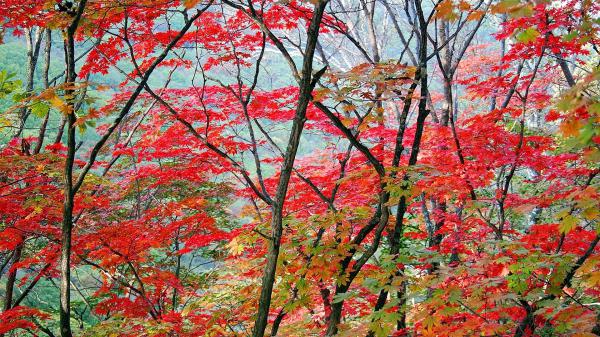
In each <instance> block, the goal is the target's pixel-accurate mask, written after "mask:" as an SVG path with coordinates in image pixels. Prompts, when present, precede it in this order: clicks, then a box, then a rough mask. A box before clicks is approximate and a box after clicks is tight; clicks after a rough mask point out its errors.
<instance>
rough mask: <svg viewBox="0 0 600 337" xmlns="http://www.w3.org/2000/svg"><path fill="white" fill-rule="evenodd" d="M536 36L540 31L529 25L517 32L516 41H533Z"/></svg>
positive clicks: (526, 42)
mask: <svg viewBox="0 0 600 337" xmlns="http://www.w3.org/2000/svg"><path fill="white" fill-rule="evenodd" d="M538 36H540V32H538V31H537V30H536V29H535V28H533V27H529V28H527V29H525V30H524V31H522V32H520V33H519V34H517V41H519V42H523V43H525V44H528V43H531V42H534V41H535V40H536V39H537V37H538Z"/></svg>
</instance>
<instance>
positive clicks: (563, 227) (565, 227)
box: [558, 214, 579, 234]
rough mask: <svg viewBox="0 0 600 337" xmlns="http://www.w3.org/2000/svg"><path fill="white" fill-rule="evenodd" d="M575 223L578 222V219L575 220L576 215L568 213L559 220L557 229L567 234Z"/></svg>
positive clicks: (573, 227) (575, 225)
mask: <svg viewBox="0 0 600 337" xmlns="http://www.w3.org/2000/svg"><path fill="white" fill-rule="evenodd" d="M577 223H579V220H577V218H576V217H574V216H572V215H570V214H568V215H566V216H565V217H564V218H562V220H561V221H560V224H559V225H558V230H559V231H560V233H561V234H567V233H569V232H570V231H572V230H573V229H575V228H576V227H577Z"/></svg>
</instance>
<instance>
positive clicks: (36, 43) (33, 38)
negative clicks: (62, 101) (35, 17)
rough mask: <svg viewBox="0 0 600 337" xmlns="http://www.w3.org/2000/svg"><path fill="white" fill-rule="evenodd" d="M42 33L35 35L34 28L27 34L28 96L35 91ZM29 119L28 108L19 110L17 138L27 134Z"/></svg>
mask: <svg viewBox="0 0 600 337" xmlns="http://www.w3.org/2000/svg"><path fill="white" fill-rule="evenodd" d="M42 31H43V29H42V28H38V30H37V32H36V33H35V34H34V32H33V30H32V28H29V29H27V30H26V33H25V37H26V40H27V80H26V82H25V92H26V93H27V94H28V95H30V94H31V92H32V91H33V82H34V74H35V66H36V64H37V60H38V56H39V52H40V42H41V36H42ZM28 117H29V109H27V108H26V107H24V108H21V109H19V129H18V130H17V134H16V137H21V136H23V133H24V132H25V123H26V122H27V118H28Z"/></svg>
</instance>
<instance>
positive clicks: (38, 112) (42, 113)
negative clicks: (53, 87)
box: [31, 102, 50, 118]
mask: <svg viewBox="0 0 600 337" xmlns="http://www.w3.org/2000/svg"><path fill="white" fill-rule="evenodd" d="M48 111H50V107H49V106H48V105H47V104H44V103H41V102H38V103H35V104H34V105H32V106H31V113H32V114H33V115H34V116H36V117H38V118H43V117H46V115H47V114H48Z"/></svg>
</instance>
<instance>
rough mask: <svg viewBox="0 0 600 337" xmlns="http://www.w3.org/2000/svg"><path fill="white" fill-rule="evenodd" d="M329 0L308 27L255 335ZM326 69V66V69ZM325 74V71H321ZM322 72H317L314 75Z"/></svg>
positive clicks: (262, 323) (264, 310) (266, 301)
mask: <svg viewBox="0 0 600 337" xmlns="http://www.w3.org/2000/svg"><path fill="white" fill-rule="evenodd" d="M326 5H327V0H324V1H320V2H318V3H317V4H316V5H315V6H314V13H313V16H312V19H311V22H310V26H309V27H308V32H307V35H308V38H307V43H306V48H305V53H304V61H303V65H302V74H301V76H302V77H301V79H300V84H299V86H300V94H299V98H298V105H297V107H296V112H295V115H294V119H293V122H292V130H291V133H290V138H289V141H288V145H287V148H286V151H285V156H284V161H283V166H282V168H281V173H280V176H279V182H278V184H277V191H276V194H275V197H274V199H273V204H272V206H271V238H270V242H269V251H268V253H267V263H266V265H265V269H264V274H263V278H262V287H261V292H260V298H259V300H258V312H257V315H256V321H255V323H254V328H253V330H252V336H253V337H263V336H264V334H265V329H266V327H267V322H268V317H269V308H270V307H271V296H272V293H273V284H274V283H275V275H276V271H277V259H278V257H279V248H280V246H281V236H282V232H283V205H284V202H285V197H286V195H287V189H288V184H289V181H290V176H291V174H292V168H293V165H294V160H295V158H296V152H297V151H298V146H299V144H300V136H301V135H302V129H303V128H304V123H305V122H306V109H307V108H308V103H309V102H310V99H311V93H312V89H313V88H314V85H315V84H316V81H315V79H313V76H312V69H313V59H314V53H315V49H316V44H317V40H318V36H319V27H320V25H321V19H322V17H323V13H324V11H325V6H326ZM323 71H324V69H323ZM321 74H322V73H321ZM317 76H320V75H315V78H316V79H318V78H317Z"/></svg>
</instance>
